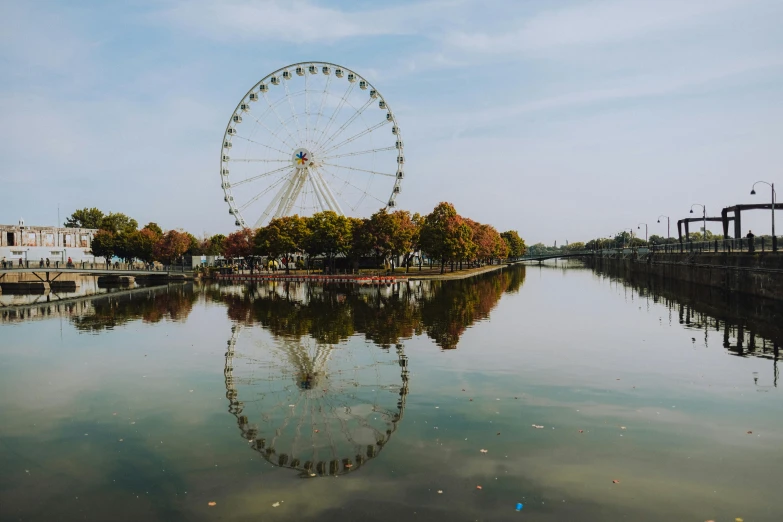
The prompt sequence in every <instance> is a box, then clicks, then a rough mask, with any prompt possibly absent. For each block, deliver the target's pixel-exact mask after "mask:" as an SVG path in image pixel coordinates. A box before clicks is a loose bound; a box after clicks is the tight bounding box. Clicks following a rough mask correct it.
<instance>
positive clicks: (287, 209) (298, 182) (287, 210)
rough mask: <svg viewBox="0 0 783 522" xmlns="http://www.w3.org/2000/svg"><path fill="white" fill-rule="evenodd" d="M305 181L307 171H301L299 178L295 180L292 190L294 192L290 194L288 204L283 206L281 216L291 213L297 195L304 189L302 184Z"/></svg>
mask: <svg viewBox="0 0 783 522" xmlns="http://www.w3.org/2000/svg"><path fill="white" fill-rule="evenodd" d="M306 181H307V169H302V172H300V173H299V177H298V178H297V180H296V187H295V188H294V191H293V192H292V193H291V196H289V198H288V202H287V204H286V206H285V210H284V211H283V215H284V216H287V215H289V213H290V212H291V209H293V208H294V203H296V200H297V198H299V194H301V193H302V189H303V188H304V184H305V182H306Z"/></svg>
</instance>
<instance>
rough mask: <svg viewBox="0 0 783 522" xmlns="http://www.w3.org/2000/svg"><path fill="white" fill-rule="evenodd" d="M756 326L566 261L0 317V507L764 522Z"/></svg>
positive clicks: (179, 293)
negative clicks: (461, 276)
mask: <svg viewBox="0 0 783 522" xmlns="http://www.w3.org/2000/svg"><path fill="white" fill-rule="evenodd" d="M781 324H783V321H781V310H780V306H779V305H778V304H776V303H767V302H764V303H760V302H758V301H753V302H746V301H736V300H735V299H734V298H731V297H726V296H721V295H719V294H717V293H715V292H713V291H709V290H705V289H698V288H692V287H690V288H683V287H679V286H677V285H673V284H671V283H669V284H664V283H663V282H655V281H624V280H621V279H618V278H617V277H615V276H614V275H612V274H607V273H599V272H596V271H593V270H589V269H585V268H583V267H581V266H580V265H578V264H577V263H569V264H566V265H552V264H545V265H544V266H540V267H539V266H529V267H527V268H525V267H512V268H506V269H504V270H503V271H499V272H494V273H490V274H485V275H482V276H478V277H475V278H471V279H465V280H459V281H419V282H410V283H399V284H396V285H393V286H388V287H381V288H377V287H375V288H373V287H359V286H354V285H330V286H323V285H316V284H307V283H265V284H262V285H254V286H251V285H247V286H244V285H217V284H207V285H198V284H196V285H194V284H178V285H175V284H172V285H168V286H163V287H157V288H146V289H141V290H135V291H132V292H119V293H116V294H108V295H103V296H97V297H95V298H87V299H82V300H78V301H74V302H70V303H69V302H61V303H46V304H41V305H36V306H28V307H24V308H16V309H11V308H5V309H0V355H1V356H2V357H1V358H0V520H2V521H6V520H7V521H11V520H47V521H48V520H58V521H70V520H74V521H75V520H94V521H107V520H128V521H131V520H132V521H138V520H145V521H177V520H195V521H201V520H205V521H206V520H222V521H246V520H247V521H249V520H265V521H266V520H270V521H278V520H279V521H287V520H291V521H293V520H296V521H300V520H310V519H318V520H325V521H328V520H335V521H336V520H340V521H343V520H384V521H386V520H388V521H398V520H449V521H456V520H526V521H565V520H579V521H583V522H592V521H595V522H598V521H608V520H633V521H656V522H657V521H661V520H677V521H685V520H694V521H704V520H716V521H720V520H729V521H733V520H735V518H742V519H744V520H745V521H748V522H750V521H754V522H760V521H775V522H777V521H779V520H781V519H783V507H782V506H781V503H780V499H778V498H777V495H778V494H779V490H780V484H781V483H783V394H781V387H780V386H781V383H780V382H779V369H778V365H779V364H780V362H779V348H780V345H781V342H782V341H783V333H782V332H781V326H780V325H781ZM520 505H521V507H520Z"/></svg>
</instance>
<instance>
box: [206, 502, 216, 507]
mask: <svg viewBox="0 0 783 522" xmlns="http://www.w3.org/2000/svg"><path fill="white" fill-rule="evenodd" d="M207 505H208V506H209V507H212V506H217V502H209V503H207Z"/></svg>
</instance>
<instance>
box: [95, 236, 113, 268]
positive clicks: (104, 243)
mask: <svg viewBox="0 0 783 522" xmlns="http://www.w3.org/2000/svg"><path fill="white" fill-rule="evenodd" d="M116 250H117V245H116V241H115V237H114V234H113V233H112V232H109V231H107V230H99V231H97V232H96V233H95V235H94V236H92V255H94V256H96V257H103V258H105V259H106V262H107V263H109V262H111V258H112V257H114V253H115V252H116Z"/></svg>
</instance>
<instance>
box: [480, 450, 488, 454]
mask: <svg viewBox="0 0 783 522" xmlns="http://www.w3.org/2000/svg"><path fill="white" fill-rule="evenodd" d="M479 451H480V452H481V453H486V452H487V451H489V450H485V449H480V450H479Z"/></svg>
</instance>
